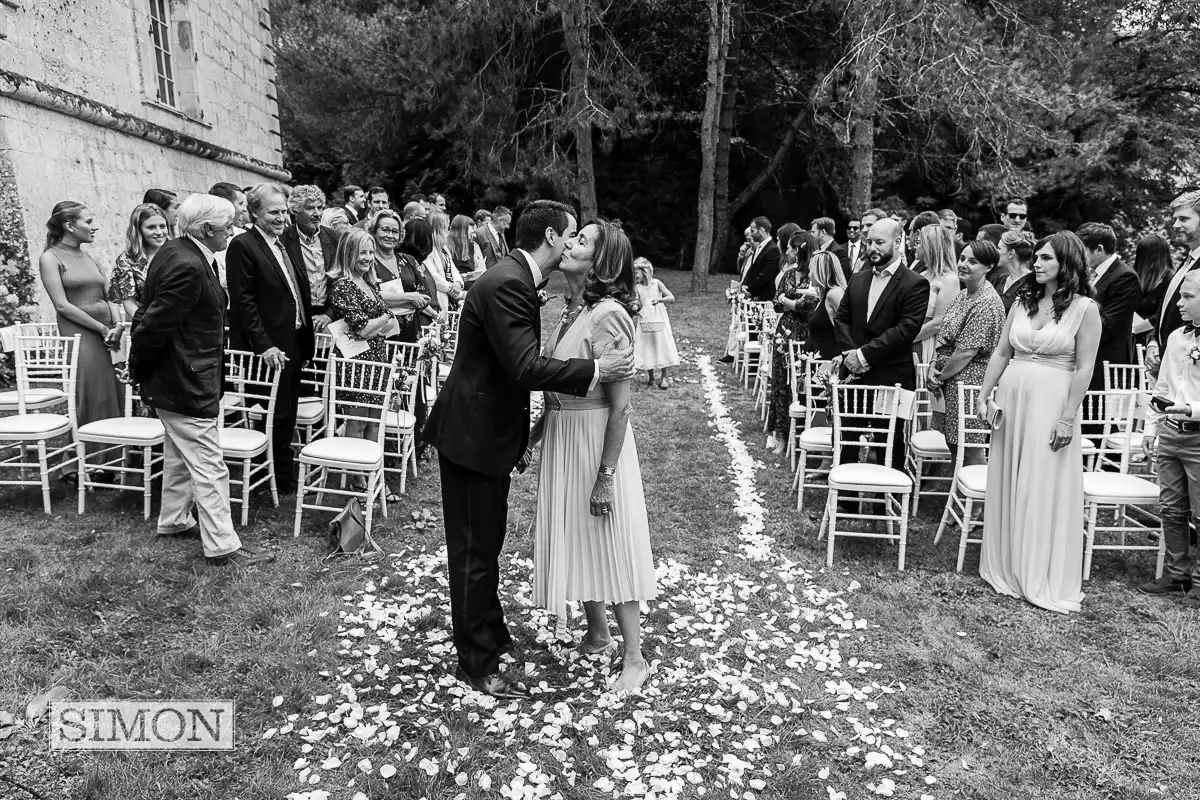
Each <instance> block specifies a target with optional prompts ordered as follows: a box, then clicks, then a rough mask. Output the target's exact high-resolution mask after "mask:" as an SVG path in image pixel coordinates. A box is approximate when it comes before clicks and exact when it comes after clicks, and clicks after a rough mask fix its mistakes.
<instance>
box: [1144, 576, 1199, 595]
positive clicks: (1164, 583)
mask: <svg viewBox="0 0 1200 800" xmlns="http://www.w3.org/2000/svg"><path fill="white" fill-rule="evenodd" d="M1191 588H1192V582H1191V581H1190V580H1188V579H1186V578H1182V579H1181V578H1173V577H1171V576H1170V575H1167V574H1165V573H1164V574H1163V576H1162V577H1161V578H1157V579H1155V580H1152V581H1146V582H1145V583H1142V584H1139V585H1138V587H1137V590H1138V591H1139V592H1141V593H1142V594H1170V593H1172V592H1186V591H1188V590H1189V589H1191Z"/></svg>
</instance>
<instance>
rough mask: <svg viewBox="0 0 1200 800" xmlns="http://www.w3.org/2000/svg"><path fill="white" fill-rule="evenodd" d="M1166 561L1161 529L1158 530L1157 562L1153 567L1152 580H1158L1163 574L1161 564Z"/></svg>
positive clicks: (1165, 548) (1164, 541) (1165, 549)
mask: <svg viewBox="0 0 1200 800" xmlns="http://www.w3.org/2000/svg"><path fill="white" fill-rule="evenodd" d="M1166 560H1167V540H1166V539H1165V538H1164V537H1163V535H1162V528H1159V529H1158V561H1157V563H1155V565H1154V580H1158V579H1159V578H1161V577H1162V574H1163V564H1165V563H1166Z"/></svg>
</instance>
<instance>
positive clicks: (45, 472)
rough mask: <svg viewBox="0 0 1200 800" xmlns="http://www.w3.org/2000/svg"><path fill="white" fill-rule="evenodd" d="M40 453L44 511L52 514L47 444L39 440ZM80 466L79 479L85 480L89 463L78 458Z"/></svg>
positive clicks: (39, 466)
mask: <svg viewBox="0 0 1200 800" xmlns="http://www.w3.org/2000/svg"><path fill="white" fill-rule="evenodd" d="M37 451H38V475H39V476H40V477H41V479H42V510H43V511H45V512H46V513H47V514H49V513H50V464H49V463H47V460H46V442H45V441H44V440H39V441H38V443H37ZM76 460H77V461H78V464H77V465H76V468H77V469H78V470H79V479H80V481H82V480H83V465H84V464H86V463H87V461H86V460H85V459H81V458H79V457H78V456H76Z"/></svg>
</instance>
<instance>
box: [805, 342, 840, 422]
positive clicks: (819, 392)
mask: <svg viewBox="0 0 1200 800" xmlns="http://www.w3.org/2000/svg"><path fill="white" fill-rule="evenodd" d="M802 363H803V365H804V395H805V403H804V404H805V406H806V407H807V409H808V410H807V411H805V413H804V427H806V428H811V427H812V424H813V420H814V419H815V418H816V416H817V412H820V411H828V410H829V393H828V392H827V391H826V390H825V386H824V385H823V384H822V383H821V382H820V381H818V380H817V376H818V375H819V374H821V373H822V372H825V371H828V370H830V369H832V368H833V361H830V360H822V359H820V358H816V357H815V356H814V357H811V358H806V359H804V361H803V362H802Z"/></svg>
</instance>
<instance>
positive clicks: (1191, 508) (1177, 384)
mask: <svg viewBox="0 0 1200 800" xmlns="http://www.w3.org/2000/svg"><path fill="white" fill-rule="evenodd" d="M1179 298H1180V299H1179V310H1180V316H1181V318H1182V320H1183V323H1184V324H1183V325H1182V326H1181V327H1180V328H1177V329H1176V330H1175V331H1173V332H1172V333H1171V335H1170V336H1169V337H1168V338H1167V346H1166V349H1165V350H1163V359H1162V365H1161V367H1160V368H1159V372H1158V381H1157V382H1156V383H1155V386H1154V392H1153V397H1154V400H1153V401H1152V402H1151V403H1150V405H1149V407H1148V408H1147V411H1146V429H1145V431H1143V432H1142V446H1143V447H1144V448H1145V450H1146V454H1147V455H1148V456H1155V455H1157V458H1156V463H1157V465H1158V485H1159V501H1158V502H1159V509H1160V510H1161V512H1162V534H1163V541H1164V544H1165V545H1166V560H1165V562H1164V564H1163V574H1162V577H1161V578H1158V579H1157V580H1152V581H1146V582H1145V583H1143V584H1141V585H1140V586H1138V591H1140V592H1143V593H1144V594H1170V593H1173V592H1186V593H1187V594H1186V595H1185V596H1184V598H1183V605H1184V606H1185V607H1187V608H1196V609H1200V552H1197V549H1196V546H1195V545H1194V544H1193V543H1192V535H1191V530H1190V525H1189V523H1190V522H1191V520H1192V519H1194V518H1195V517H1196V516H1197V515H1200V366H1198V365H1197V364H1198V362H1200V329H1197V327H1196V321H1197V320H1198V319H1200V272H1189V273H1187V274H1186V276H1185V277H1184V278H1183V280H1182V281H1181V283H1180V286H1179Z"/></svg>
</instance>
